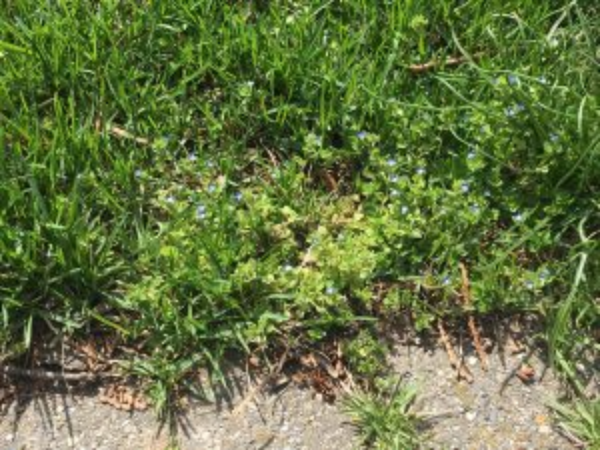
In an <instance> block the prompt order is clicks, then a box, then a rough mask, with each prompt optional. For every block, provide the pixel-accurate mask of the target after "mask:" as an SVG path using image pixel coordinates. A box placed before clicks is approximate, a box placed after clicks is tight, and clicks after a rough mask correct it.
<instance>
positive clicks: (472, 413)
mask: <svg viewBox="0 0 600 450" xmlns="http://www.w3.org/2000/svg"><path fill="white" fill-rule="evenodd" d="M465 417H466V418H467V420H468V421H469V422H473V421H474V420H475V418H476V417H477V411H469V412H468V413H466V414H465Z"/></svg>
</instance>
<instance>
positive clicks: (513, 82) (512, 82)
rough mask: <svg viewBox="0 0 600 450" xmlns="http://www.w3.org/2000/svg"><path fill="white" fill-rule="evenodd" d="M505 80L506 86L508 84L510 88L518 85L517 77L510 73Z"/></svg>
mask: <svg viewBox="0 0 600 450" xmlns="http://www.w3.org/2000/svg"><path fill="white" fill-rule="evenodd" d="M506 78H507V80H508V84H510V85H511V86H516V85H518V84H519V77H518V76H516V75H515V74H512V73H511V74H509V75H508V76H507V77H506Z"/></svg>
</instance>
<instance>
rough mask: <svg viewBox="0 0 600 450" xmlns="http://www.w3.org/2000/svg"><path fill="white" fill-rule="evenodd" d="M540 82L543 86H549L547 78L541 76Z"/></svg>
mask: <svg viewBox="0 0 600 450" xmlns="http://www.w3.org/2000/svg"><path fill="white" fill-rule="evenodd" d="M538 81H539V82H540V83H541V84H548V80H547V79H546V77H544V76H541V77H539V78H538Z"/></svg>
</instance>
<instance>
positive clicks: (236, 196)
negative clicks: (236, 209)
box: [233, 192, 244, 202]
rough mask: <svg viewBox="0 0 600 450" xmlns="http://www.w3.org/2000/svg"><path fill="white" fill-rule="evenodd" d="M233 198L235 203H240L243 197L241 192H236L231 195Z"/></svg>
mask: <svg viewBox="0 0 600 450" xmlns="http://www.w3.org/2000/svg"><path fill="white" fill-rule="evenodd" d="M233 198H234V200H235V201H236V202H241V201H242V198H244V196H243V194H242V193H241V192H236V193H235V194H233Z"/></svg>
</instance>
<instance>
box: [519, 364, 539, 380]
mask: <svg viewBox="0 0 600 450" xmlns="http://www.w3.org/2000/svg"><path fill="white" fill-rule="evenodd" d="M517 377H519V380H521V381H522V382H523V383H530V382H532V381H533V380H534V378H535V369H534V368H533V367H531V366H530V365H528V364H523V365H522V366H521V368H520V369H519V370H518V371H517Z"/></svg>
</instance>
